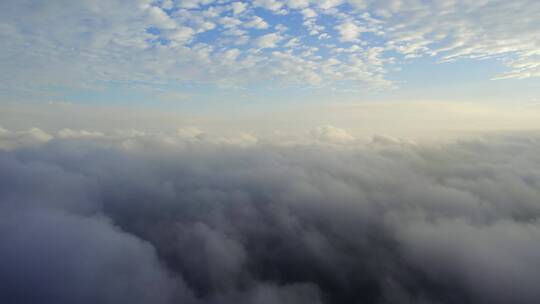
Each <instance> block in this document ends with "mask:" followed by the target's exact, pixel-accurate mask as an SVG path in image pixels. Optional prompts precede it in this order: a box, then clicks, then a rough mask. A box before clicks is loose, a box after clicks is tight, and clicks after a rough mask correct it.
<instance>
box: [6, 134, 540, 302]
mask: <svg viewBox="0 0 540 304" xmlns="http://www.w3.org/2000/svg"><path fill="white" fill-rule="evenodd" d="M32 134H34V135H35V134H38V133H36V132H33V133H32ZM32 134H30V135H31V136H34V135H32ZM39 134H41V133H39ZM39 134H38V135H39ZM70 134H71V133H70ZM19 135H20V136H24V138H27V137H28V136H30V135H29V134H27V133H21V134H19ZM15 137H16V136H15V135H13V134H12V135H10V136H9V141H10V143H13V142H19V141H16V139H15ZM34 137H35V136H34ZM38 137H39V138H44V137H43V136H41V135H40V136H38ZM73 138H74V137H73V136H67V137H66V136H64V138H63V139H61V138H60V139H52V140H50V138H48V137H47V138H46V139H47V140H50V141H49V142H48V143H45V144H42V145H41V146H32V145H27V144H24V145H18V146H17V147H18V148H17V147H15V145H11V144H10V145H6V147H8V148H6V149H5V150H6V151H3V152H0V211H1V212H0V281H1V282H2V284H1V286H0V298H1V299H2V301H5V302H6V303H35V302H40V303H537V302H538V301H540V289H539V288H538V282H539V281H540V272H539V271H538V265H540V225H539V223H538V217H539V215H540V157H539V156H538V155H540V140H539V137H537V136H530V135H527V136H526V135H512V136H499V137H486V138H483V139H478V140H469V141H463V142H457V143H453V144H446V145H439V146H424V145H413V144H408V143H401V142H399V141H389V140H386V141H384V144H381V142H380V141H374V142H373V143H371V144H364V145H357V144H351V143H348V144H344V145H340V144H336V145H322V144H307V145H304V144H299V145H288V146H280V145H272V144H270V143H268V144H261V143H258V144H257V143H255V144H251V145H237V144H223V143H203V142H198V141H193V140H186V141H181V142H177V143H176V144H171V143H167V142H165V143H163V142H160V140H159V139H158V138H145V137H144V136H140V137H136V138H131V139H129V142H128V143H129V144H126V142H125V139H122V138H120V137H118V138H107V139H103V138H100V137H99V136H97V135H96V136H85V137H84V136H83V137H79V139H73ZM25 142H26V141H25ZM41 142H43V141H41Z"/></svg>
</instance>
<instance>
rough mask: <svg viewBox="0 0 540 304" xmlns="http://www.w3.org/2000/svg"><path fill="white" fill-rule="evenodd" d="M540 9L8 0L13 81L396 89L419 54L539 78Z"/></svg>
mask: <svg viewBox="0 0 540 304" xmlns="http://www.w3.org/2000/svg"><path fill="white" fill-rule="evenodd" d="M539 14H540V5H539V3H538V1H535V0H519V1H511V2H509V1H504V0H496V1H466V0H460V1H417V0H388V1H371V0H368V1H354V0H347V1H345V0H343V1H341V0H339V1H338V0H332V1H319V0H305V1H288V0H261V1H245V2H244V1H214V0H209V1H170V0H156V1H150V0H138V1H125V0H112V1H111V0H106V1H105V0H97V1H96V0H92V1H87V0H85V1H75V2H71V3H65V1H57V0H54V1H37V2H36V1H27V0H24V1H2V3H1V4H0V18H1V20H2V22H0V39H1V40H2V41H3V47H2V49H1V50H0V64H1V65H2V68H3V70H6V71H9V73H5V76H4V77H2V84H4V86H5V87H6V88H9V89H10V90H16V91H17V92H19V93H20V94H23V93H28V91H32V90H35V89H37V88H43V87H47V88H50V87H51V86H53V87H54V88H56V87H58V86H60V87H71V88H74V87H75V88H79V89H81V88H82V89H84V88H88V87H89V86H90V87H94V88H95V87H96V86H99V85H102V84H103V83H109V84H110V83H126V82H127V83H133V82H135V83H154V84H156V83H160V84H162V83H175V84H178V83H181V84H185V83H204V84H208V83H210V84H213V85H218V86H221V87H229V88H230V87H235V88H236V87H245V86H248V87H249V86H252V85H255V86H260V85H265V84H268V83H269V82H272V85H271V86H272V87H283V86H291V85H292V86H320V85H331V86H338V85H339V84H344V83H345V84H347V87H353V88H366V87H368V88H387V87H392V86H394V85H395V83H394V81H393V80H392V77H388V75H387V74H389V73H390V72H391V71H393V70H395V69H396V68H398V67H399V66H400V65H401V64H403V63H407V62H410V61H411V59H413V58H420V57H423V58H430V57H431V58H434V60H435V61H439V62H444V61H454V60H459V59H471V58H472V59H495V60H500V62H501V63H502V64H503V65H505V66H506V67H507V69H506V71H501V72H500V73H497V74H494V75H492V77H493V78H498V79H500V78H529V77H537V76H539V75H540V74H539V73H540V71H539V66H540V65H539V62H540V61H539V60H540V59H539V58H540V57H539V56H540V54H539V52H538V50H539V49H540V40H539V38H538V35H537V32H538V28H539V26H540V24H539V22H538V20H537V19H538V18H536V16H537V15H539ZM30 80H31V81H30ZM53 91H54V90H53ZM51 93H54V92H51Z"/></svg>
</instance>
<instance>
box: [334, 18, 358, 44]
mask: <svg viewBox="0 0 540 304" xmlns="http://www.w3.org/2000/svg"><path fill="white" fill-rule="evenodd" d="M336 29H337V30H338V32H339V35H340V40H341V41H343V42H353V41H356V40H357V39H358V36H360V34H361V33H362V31H363V29H362V28H361V27H359V26H357V25H356V24H354V23H353V22H350V21H348V22H344V23H341V24H340V25H338V26H336Z"/></svg>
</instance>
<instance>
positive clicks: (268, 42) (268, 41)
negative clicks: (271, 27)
mask: <svg viewBox="0 0 540 304" xmlns="http://www.w3.org/2000/svg"><path fill="white" fill-rule="evenodd" d="M281 40H283V37H282V36H281V35H280V34H279V33H270V34H266V35H263V36H261V37H259V38H257V40H255V44H256V45H257V47H258V48H261V49H267V48H275V47H277V45H278V43H279V42H280V41H281Z"/></svg>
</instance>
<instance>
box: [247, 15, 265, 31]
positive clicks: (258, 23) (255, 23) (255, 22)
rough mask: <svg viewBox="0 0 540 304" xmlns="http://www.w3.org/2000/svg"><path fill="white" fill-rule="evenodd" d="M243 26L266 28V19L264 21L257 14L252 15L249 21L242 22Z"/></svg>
mask: <svg viewBox="0 0 540 304" xmlns="http://www.w3.org/2000/svg"><path fill="white" fill-rule="evenodd" d="M244 26H245V27H250V28H256V29H259V30H261V29H267V28H268V23H266V21H264V19H263V18H261V17H259V16H253V18H252V19H251V20H250V21H248V22H245V23H244Z"/></svg>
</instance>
